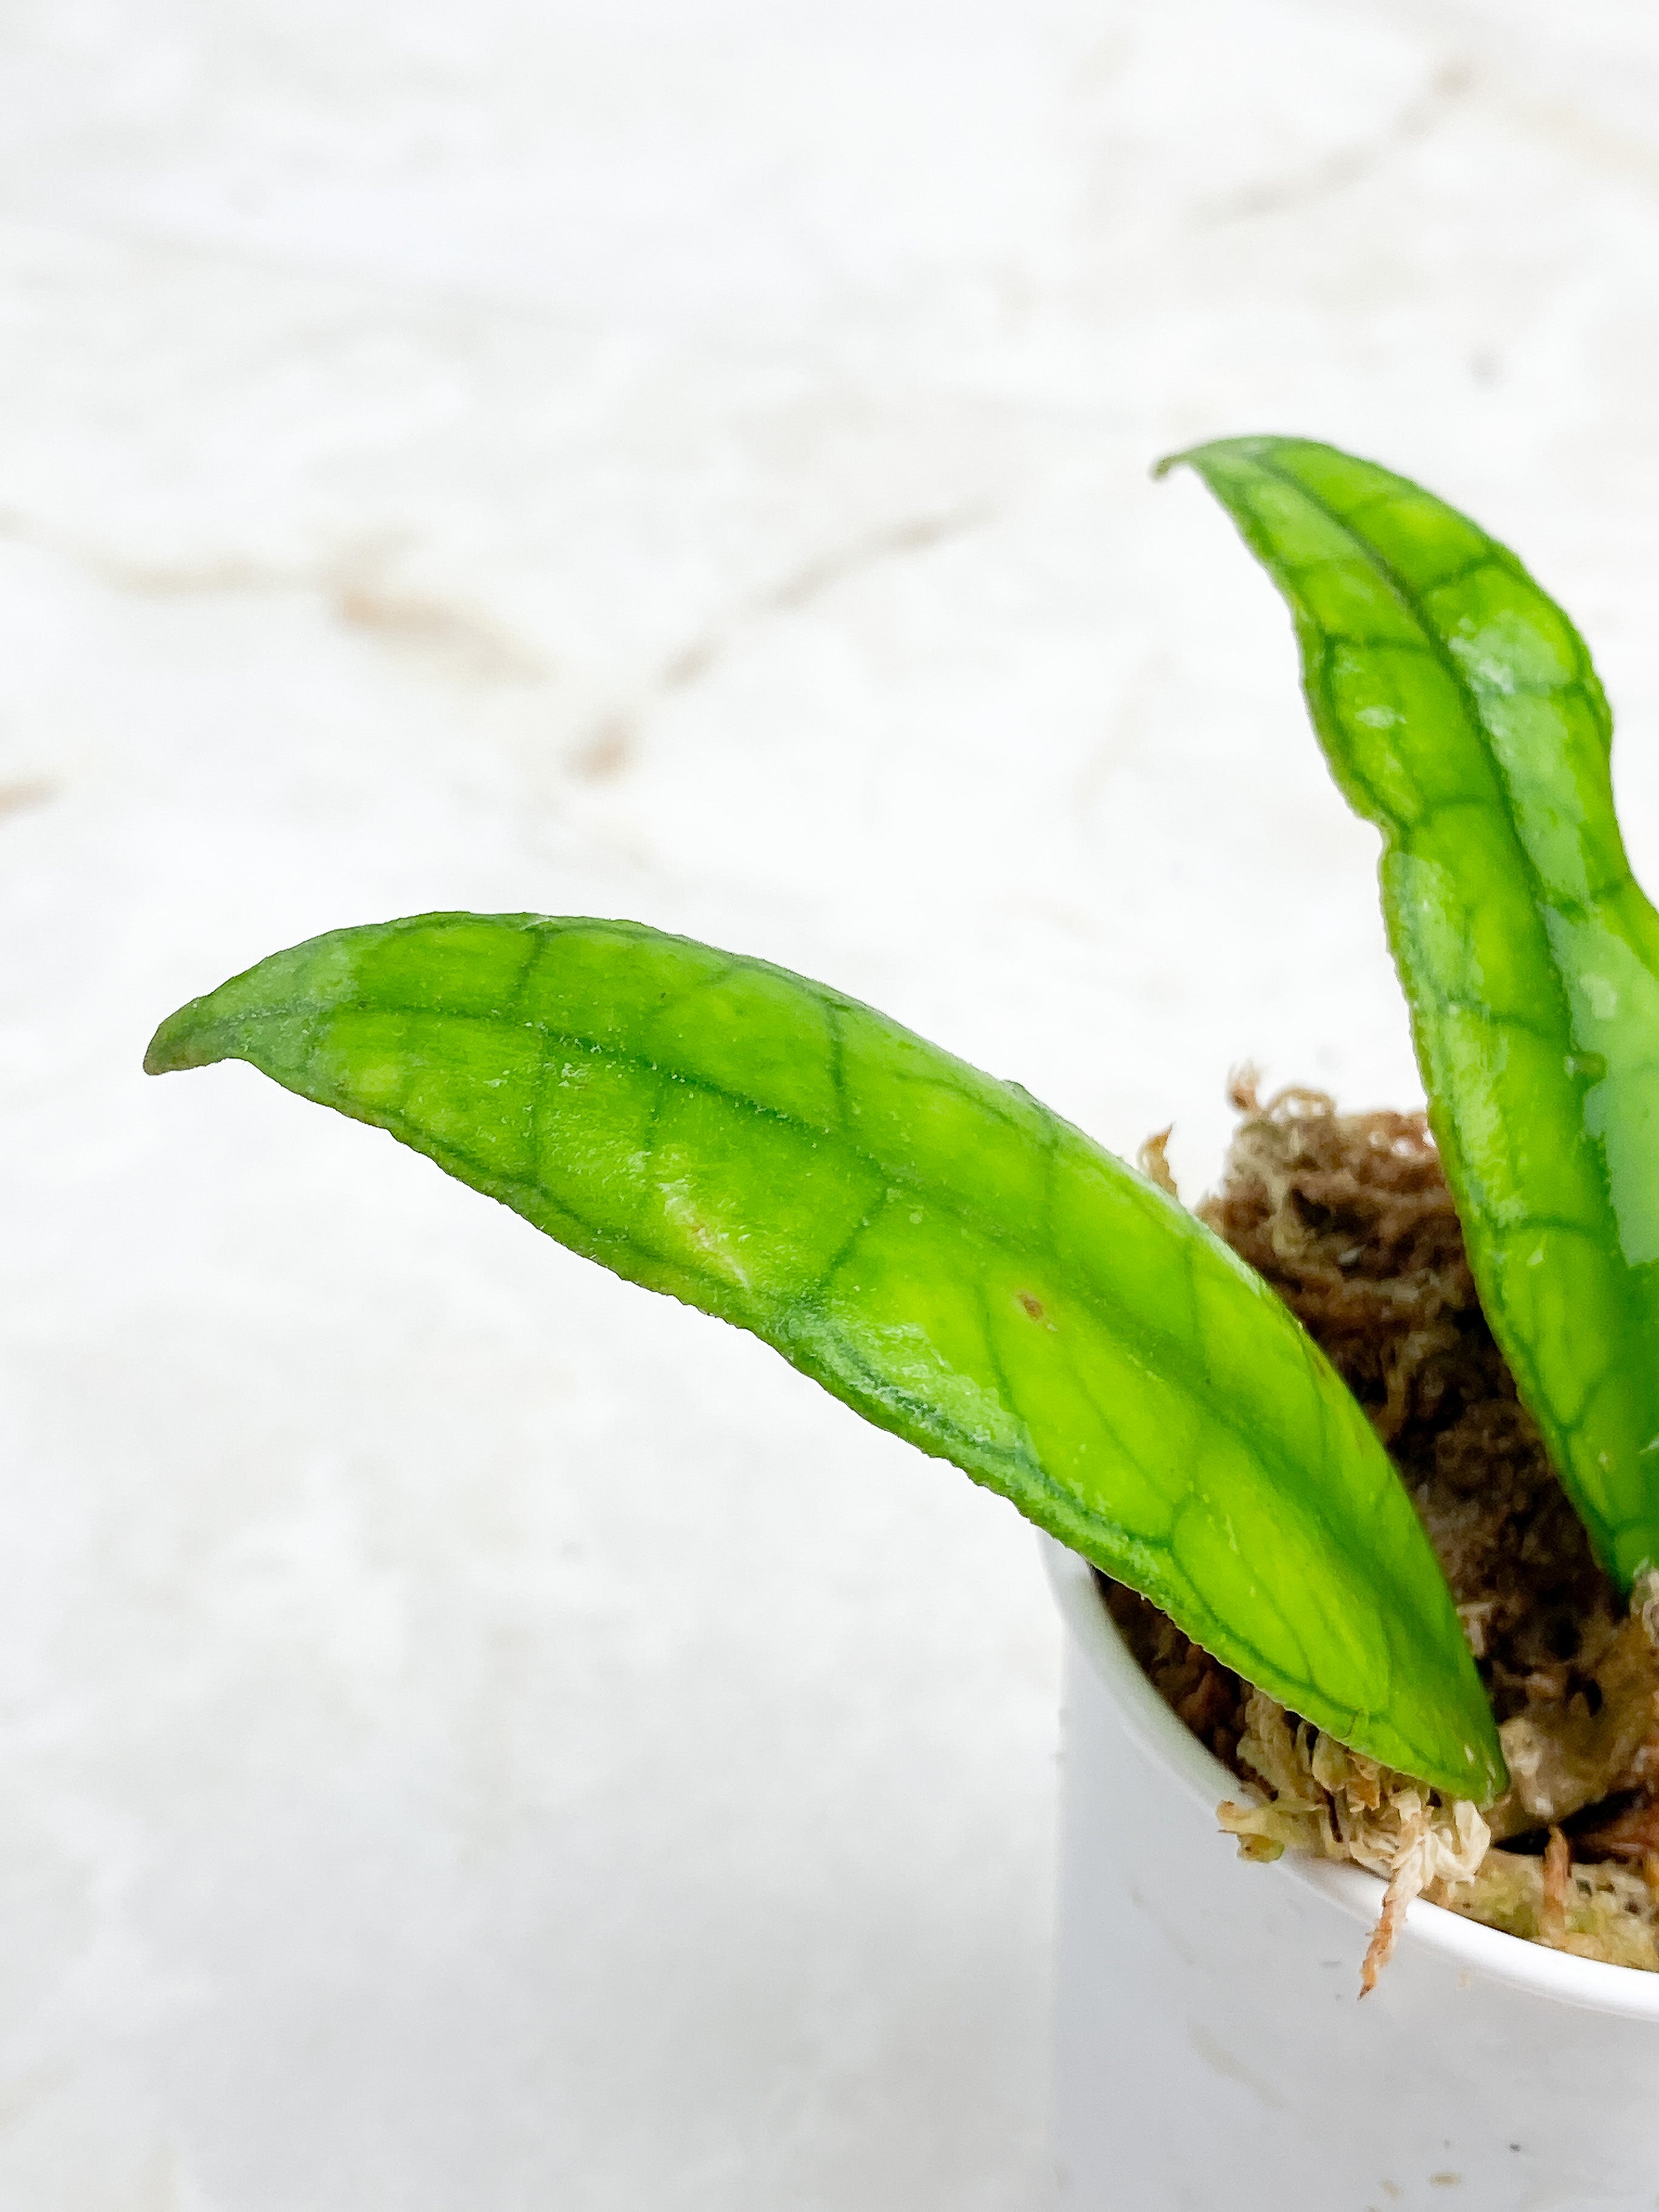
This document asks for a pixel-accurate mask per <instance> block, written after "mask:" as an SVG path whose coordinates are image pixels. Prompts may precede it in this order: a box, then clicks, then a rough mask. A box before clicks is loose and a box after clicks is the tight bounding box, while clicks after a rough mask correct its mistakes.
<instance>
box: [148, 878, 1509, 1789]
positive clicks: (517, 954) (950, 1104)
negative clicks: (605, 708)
mask: <svg viewBox="0 0 1659 2212" xmlns="http://www.w3.org/2000/svg"><path fill="white" fill-rule="evenodd" d="M233 1059H234V1060H248V1061H251V1062H252V1065H253V1066H256V1067H258V1068H261V1069H263V1070H264V1073H266V1074H268V1075H270V1076H272V1077H274V1078H275V1079H276V1081H277V1082H279V1083H283V1084H285V1085H287V1086H288V1087H289V1089H290V1090H292V1091H298V1092H300V1093H301V1096H303V1097H308V1098H313V1099H316V1100H318V1101H319V1102H320V1103H323V1104H325V1105H329V1106H333V1107H336V1108H337V1109H339V1110H340V1111H341V1112H343V1113H346V1114H349V1115H354V1116H355V1117H356V1119H358V1120H360V1121H370V1122H373V1123H374V1124H375V1125H376V1126H377V1127H380V1128H383V1129H387V1130H389V1131H390V1132H391V1133H392V1135H393V1136H395V1137H397V1138H398V1139H400V1140H401V1141H402V1142H403V1143H404V1144H407V1145H411V1146H414V1147H415V1148H416V1150H417V1151H419V1152H425V1153H427V1154H428V1156H429V1157H430V1158H433V1159H435V1161H437V1163H438V1164H439V1165H440V1166H441V1167H443V1168H445V1169H447V1170H448V1171H449V1173H450V1174H452V1175H454V1176H459V1177H460V1179H461V1180H462V1181H463V1182H468V1183H471V1185H472V1186H473V1188H475V1189H478V1190H482V1191H484V1192H487V1193H488V1194H489V1195H490V1196H491V1197H493V1198H497V1199H499V1200H501V1201H502V1203H503V1204H505V1205H507V1206H512V1207H513V1208H514V1210H515V1211H516V1212H520V1213H521V1214H523V1215H524V1216H525V1218H526V1219H527V1220H529V1221H532V1222H533V1223H534V1224H535V1225H536V1226H537V1227H538V1229H542V1230H544V1231H546V1232H547V1233H548V1235H549V1236H550V1237H556V1238H557V1239H558V1240H559V1242H560V1243H563V1244H568V1245H569V1246H570V1247H571V1248H572V1249H573V1250H574V1251H577V1252H580V1253H583V1254H585V1255H586V1256H587V1257H588V1258H590V1259H593V1260H598V1261H601V1262H602V1263H603V1264H604V1265H605V1266H606V1267H611V1268H613V1269H614V1270H615V1271H616V1272H617V1273H618V1274H620V1275H623V1276H626V1277H627V1278H628V1279H629V1280H630V1281H633V1282H636V1283H643V1284H645V1285H647V1286H648V1287H649V1288H650V1289H652V1290H657V1291H667V1292H669V1293H670V1294H671V1295H672V1296H673V1297H678V1298H683V1299H684V1300H685V1301H686V1303H687V1304H690V1305H694V1306H699V1307H701V1308H702V1310H704V1311H705V1312H708V1313H712V1314H718V1315H719V1316H721V1317H722V1318H723V1319H724V1320H726V1321H729V1322H735V1323H737V1324H738V1326H739V1327H741V1328H748V1329H752V1330H753V1331H754V1332H755V1334H757V1336H761V1337H763V1338H764V1339H765V1340H766V1341H767V1342H768V1343H769V1344H771V1345H774V1346H775V1347H776V1348H777V1349H778V1351H780V1352H782V1353H783V1355H784V1357H785V1358H787V1359H789V1360H791V1361H793V1364H795V1365H796V1366H797V1367H799V1368H800V1369H802V1370H804V1371H805V1373H806V1374H808V1375H811V1376H814V1377H816V1379H817V1381H818V1382H820V1383H823V1385H824V1387H825V1388H826V1389H829V1390H831V1391H833V1392H834V1393H835V1394H836V1396H837V1397H840V1398H842V1399H844V1400H845V1401H847V1403H848V1405H850V1406H852V1407H854V1408H856V1410H857V1411H858V1412H859V1413H862V1414H863V1415H864V1416H865V1418H866V1419H867V1420H871V1421H873V1422H875V1423H876V1424H877V1425H878V1426H880V1427H882V1428H885V1429H890V1430H893V1431H896V1433H897V1434H898V1435H899V1436H902V1437H907V1438H908V1440H909V1441H910V1442H911V1443H914V1444H917V1445H919V1446H920V1447H921V1449H922V1450H924V1451H927V1452H932V1453H934V1454H937V1455H939V1456H940V1457H942V1458H945V1459H949V1460H951V1461H954V1462H955V1463H956V1464H957V1466H958V1467H960V1468H963V1469H964V1470H965V1471H966V1472H967V1473H968V1474H970V1475H971V1476H973V1478H974V1479H975V1481H978V1482H981V1483H984V1484H986V1485H987V1486H988V1487H989V1488H991V1489H993V1490H996V1491H1000V1492H1002V1494H1003V1495H1004V1496H1005V1497H1007V1498H1012V1500H1013V1502H1014V1504H1016V1505H1018V1508H1019V1509H1020V1510H1021V1511H1022V1512H1023V1513H1024V1514H1025V1515H1026V1516H1028V1517H1029V1518H1030V1520H1032V1521H1035V1522H1036V1523H1037V1524H1038V1525H1039V1526H1040V1527H1042V1528H1047V1529H1048V1530H1050V1531H1051V1532H1052V1533H1053V1534H1055V1535H1057V1536H1058V1537H1060V1539H1061V1541H1063V1542H1065V1543H1066V1544H1069V1545H1071V1546H1072V1547H1073V1548H1074V1549H1075V1550H1077V1551H1079V1552H1080V1553H1083V1554H1084V1556H1085V1558H1088V1559H1092V1560H1094V1561H1095V1562H1096V1563H1097V1565H1100V1566H1102V1567H1103V1568H1105V1569H1106V1570H1107V1571H1108V1572H1109V1573H1110V1574H1113V1575H1115V1576H1117V1577H1121V1579H1122V1580H1123V1581H1125V1582H1127V1583H1133V1585H1134V1586H1135V1588H1137V1589H1141V1590H1144V1591H1145V1592H1146V1594H1147V1595H1148V1596H1150V1597H1152V1599H1153V1600H1154V1601H1156V1602H1157V1603H1158V1604H1159V1605H1160V1606H1163V1607H1166V1608H1167V1610H1168V1611H1169V1612H1170V1613H1171V1614H1172V1615H1173V1616H1174V1618H1175V1619H1176V1620H1177V1621H1179V1622H1180V1623H1181V1625H1182V1626H1183V1627H1184V1628H1186V1629H1187V1630H1188V1632H1189V1633H1190V1634H1192V1635H1193V1636H1194V1637H1195V1638H1197V1639H1198V1641H1199V1642H1200V1643H1201V1644H1203V1645H1204V1646H1205V1647H1206V1650H1210V1651H1212V1652H1213V1653H1215V1655H1216V1656H1218V1658H1220V1659H1223V1660H1225V1662H1227V1663H1228V1664H1230V1665H1231V1666H1233V1667H1236V1668H1238V1669H1239V1671H1240V1672H1241V1673H1243V1674H1245V1675H1246V1676H1248V1677H1249V1680H1251V1681H1253V1682H1255V1683H1257V1684H1259V1685H1260V1686H1261V1687H1262V1688H1263V1689H1265V1690H1267V1691H1268V1692H1270V1693H1271V1694H1272V1695H1273V1696H1274V1697H1276V1698H1279V1699H1281V1700H1282V1701H1283V1702H1285V1704H1287V1705H1290V1706H1291V1707H1292V1708H1294V1710H1296V1711H1298V1712H1301V1713H1303V1714H1305V1715H1306V1716H1307V1717H1308V1718H1309V1719H1310V1720H1313V1721H1316V1722H1317V1723H1319V1725H1320V1726H1321V1727H1322V1728H1325V1729H1328V1730H1329V1731H1330V1732H1331V1734H1333V1735H1335V1736H1337V1737H1339V1738H1340V1740H1341V1741H1343V1742H1345V1743H1350V1744H1353V1745H1355V1746H1357V1747H1358V1748H1359V1749H1361V1750H1362V1751H1364V1752H1367V1753H1370V1754H1371V1755H1372V1756H1373V1757H1375V1758H1376V1759H1381V1760H1383V1761H1384V1762H1385V1763H1386V1764H1387V1765H1390V1766H1394V1767H1398V1768H1401V1769H1402V1770H1404V1771H1407V1772H1408V1773H1411V1774H1414V1775H1417V1776H1419V1777H1420V1778H1422V1779H1424V1780H1425V1781H1428V1782H1431V1783H1433V1784H1437V1785H1438V1786H1439V1787H1441V1788H1443V1789H1446V1790H1455V1791H1456V1792H1457V1793H1459V1794H1460V1795H1462V1796H1474V1797H1479V1798H1481V1799H1485V1798H1486V1797H1488V1796H1491V1795H1492V1794H1493V1793H1494V1792H1495V1791H1496V1790H1498V1789H1499V1788H1500V1787H1501V1786H1502V1784H1503V1780H1504V1767H1503V1761H1502V1758H1501V1755H1500V1753H1499V1751H1498V1742H1497V1737H1496V1734H1495V1731H1494V1728H1493V1724H1492V1715H1491V1712H1490V1711H1489V1709H1488V1707H1487V1705H1486V1699H1485V1696H1484V1694H1483V1692H1482V1691H1481V1688H1480V1682H1479V1680H1478V1678H1477V1677H1476V1674H1475V1673H1474V1666H1473V1664H1472V1662H1471V1661H1470V1659H1469V1656H1468V1651H1467V1650H1466V1648H1465V1646H1464V1642H1463V1638H1462V1633H1461V1631H1460V1628H1459V1625H1458V1621H1457V1617H1456V1614H1455V1611H1454V1609H1453V1607H1452V1603H1451V1600H1450V1596H1449V1593H1448V1591H1447V1589H1446V1586H1445V1583H1444V1582H1443V1579H1442V1577H1441V1574H1440V1571H1439V1568H1438V1565H1437V1563H1436V1561H1435V1559H1434V1555H1433V1553H1432V1552H1431V1549H1430V1547H1429V1544H1428V1541H1427V1539H1426V1538H1425V1535H1424V1534H1423V1532H1422V1529H1421V1528H1420V1527H1419V1523H1418V1521H1417V1517H1416V1515H1415V1514H1414V1512H1413V1509H1412V1506H1411V1504H1410V1501H1409V1500H1408V1499H1407V1496H1406V1493H1405V1492H1404V1490H1403V1488H1402V1487H1401V1484H1400V1482H1399V1480H1398V1478H1397V1477H1396V1475H1395V1471H1394V1469H1393V1468H1392V1467H1391V1465H1390V1464H1389V1460H1388V1458H1387V1456H1386V1455H1385V1454H1384V1453H1383V1449H1382V1448H1381V1446H1380V1445H1379V1444H1378V1443H1377V1442H1376V1438H1375V1437H1374V1436H1373V1435H1372V1433H1371V1431H1370V1427H1369V1425H1368V1424H1367V1423H1366V1421H1365V1419H1364V1415H1363V1413H1361V1412H1360V1410H1359V1407H1358V1405H1357V1404H1356V1403H1355V1401H1354V1400H1353V1399H1352V1397H1351V1396H1350V1395H1349V1394H1348V1392H1347V1391H1346V1389H1344V1387H1343V1385H1342V1383H1340V1380H1339V1379H1338V1377H1337V1376H1336V1375H1335V1374H1334V1372H1333V1370H1331V1368H1330V1367H1329V1366H1328V1364H1327V1363H1326V1361H1325V1360H1324V1358H1323V1357H1322V1355H1321V1353H1320V1352H1318V1351H1317V1350H1316V1347H1315V1346H1314V1345H1313V1343H1312V1342H1311V1341H1310V1339H1309V1338H1308V1337H1307V1336H1306V1335H1305V1334H1304V1332H1303V1331H1302V1329H1301V1328H1299V1327H1298V1326H1297V1323H1296V1322H1295V1321H1294V1320H1293V1319H1292V1318H1291V1316H1290V1314H1289V1313H1288V1311H1287V1310H1285V1307H1284V1306H1283V1305H1281V1304H1280V1303H1279V1300H1278V1299H1277V1298H1276V1297H1274V1296H1273V1292H1272V1291H1269V1290H1268V1289H1267V1286H1266V1285H1265V1284H1263V1283H1262V1282H1261V1279H1259V1278H1258V1277H1256V1276H1255V1275H1254V1274H1253V1273H1251V1272H1250V1270H1249V1268H1247V1267H1245V1266H1244V1265H1243V1262H1242V1261H1239V1260H1237V1258H1236V1257H1235V1256H1234V1255H1233V1254H1231V1252H1230V1251H1228V1249H1226V1247H1225V1245H1223V1244H1222V1243H1219V1241H1218V1239H1217V1238H1215V1237H1212V1235H1211V1234H1210V1232H1209V1231H1208V1230H1206V1228H1204V1227H1203V1226H1202V1225H1200V1223H1199V1222H1197V1221H1195V1220H1194V1218H1192V1217H1191V1216H1190V1215H1189V1214H1188V1213H1186V1212H1183V1211H1182V1209H1181V1208H1180V1207H1179V1206H1176V1205H1174V1204H1173V1203H1171V1201H1170V1200H1168V1199H1166V1198H1165V1197H1164V1195H1163V1194H1161V1193H1160V1192H1158V1191H1157V1190H1155V1189H1154V1188H1152V1185H1151V1184H1150V1183H1148V1182H1146V1181H1145V1180H1144V1179H1143V1178H1142V1177H1141V1176H1138V1175H1136V1174H1134V1173H1133V1171H1132V1170H1129V1169H1128V1168H1126V1167H1125V1166H1124V1165H1123V1164H1121V1162H1120V1161H1118V1160H1115V1159H1114V1158H1112V1157H1111V1156H1110V1154H1109V1153H1107V1152H1102V1151H1101V1150H1100V1148H1099V1147H1098V1146H1096V1145H1094V1144H1091V1142H1090V1140H1089V1139H1087V1138H1086V1137H1085V1136H1083V1135H1082V1134H1080V1133H1079V1131H1077V1130H1076V1129H1074V1128H1073V1127H1070V1125H1069V1124H1067V1123H1066V1122H1065V1121H1060V1119H1059V1118H1058V1117H1057V1116H1056V1115H1053V1114H1050V1113H1049V1112H1048V1110H1047V1109H1045V1108H1044V1107H1042V1106H1040V1105H1039V1104H1038V1103H1036V1100H1034V1099H1032V1098H1030V1097H1027V1096H1026V1094H1025V1093H1024V1091H1020V1090H1018V1089H1017V1088H1015V1087H1014V1086H1012V1085H1007V1084H1003V1083H998V1082H995V1081H994V1080H993V1079H991V1078H990V1077H989V1076H986V1075H981V1074H980V1073H978V1072H977V1071H976V1070H975V1069H974V1068H971V1067H969V1066H965V1065H964V1064H963V1062H962V1061H961V1060H954V1059H952V1058H951V1056H950V1054H947V1053H943V1052H940V1051H939V1050H937V1049H936V1048H934V1047H933V1046H932V1045H929V1044H927V1043H924V1042H923V1041H922V1040H921V1038H920V1037H917V1036H912V1035H911V1034H910V1033H909V1032H908V1030H902V1029H901V1028H899V1027H898V1025H897V1024H896V1023H893V1022H890V1021H888V1020H886V1019H885V1018H884V1017H883V1016H882V1015H880V1014H878V1013H874V1012H872V1011H871V1010H870V1009H869V1008H868V1007H867V1006H860V1005H858V1004H857V1003H856V1002H855V1001H854V1000H850V999H846V998H842V996H840V995H839V994H837V993H836V992H834V991H829V990H825V989H823V987H820V986H819V985H817V984H814V983H809V982H805V981H802V980H801V979H800V978H799V976H795V975H788V974H787V973H785V972H784V971H783V970H782V969H777V968H772V967H769V966H767V965H766V964H765V963H763V962H761V961H757V960H746V959H737V958H733V957H731V956H730V955H729V954H726V953H722V952H716V951H710V950H709V949H708V947H707V946H705V945H694V944H690V943H689V942H687V941H686V940H685V939H681V938H673V937H665V936H661V935H659V934H658V933H656V932H654V931H653V930H649V929H645V928H642V927H639V926H638V925H637V924H635V923H631V922H617V921H559V920H547V919H544V918H542V917H539V916H536V915H495V916H485V915H417V916H416V917H415V918H413V919H412V920H409V921H394V922H388V923H386V924H385V925H383V926H381V927H374V928H367V929H353V930H343V931H341V932H339V933H337V934H335V935H332V936H329V937H321V938H318V939H314V940H313V942H312V943H310V944H308V945H300V946H298V947H296V948H295V950H293V951H289V952H282V953H278V954H277V955H276V957H274V958H272V959H270V960H266V961H264V962H263V963H261V965H260V966H258V968H255V969H251V970H250V971H249V972H248V973H247V974H246V975H241V976H239V977H237V978H236V979H235V980H234V981H231V982H229V983H227V984H225V985H224V986H223V987H222V988H221V989H219V990H217V991H215V992H213V993H211V994H210V995H209V996H208V997H206V998H204V999H198V1000H195V1001H194V1002H193V1003H192V1004H191V1005H190V1006H185V1008H184V1009H183V1010H182V1011H181V1012H179V1013H177V1014H175V1015H173V1018H172V1019H171V1020H170V1021H167V1022H165V1023H163V1024H162V1025H161V1030H159V1031H158V1032H157V1035H156V1037H155V1042H154V1043H153V1044H152V1045H151V1047H150V1051H149V1059H148V1060H147V1062H146V1065H147V1066H149V1068H150V1069H151V1071H152V1072H153V1073H161V1072H162V1071H164V1070H167V1069H171V1068H180V1067H195V1066H204V1065H205V1064H207V1063H208V1062H210V1061H214V1060H233Z"/></svg>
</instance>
